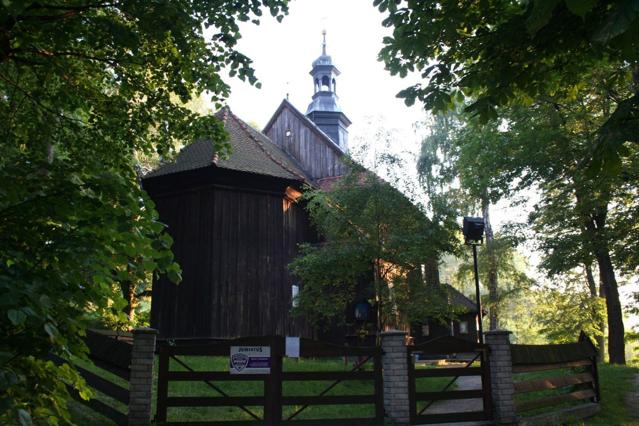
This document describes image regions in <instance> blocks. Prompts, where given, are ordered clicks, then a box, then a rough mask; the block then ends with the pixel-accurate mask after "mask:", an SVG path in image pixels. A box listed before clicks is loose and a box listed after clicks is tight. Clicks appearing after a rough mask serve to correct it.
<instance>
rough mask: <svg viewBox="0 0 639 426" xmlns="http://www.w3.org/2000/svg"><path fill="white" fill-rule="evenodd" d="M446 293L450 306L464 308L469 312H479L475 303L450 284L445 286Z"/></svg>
mask: <svg viewBox="0 0 639 426" xmlns="http://www.w3.org/2000/svg"><path fill="white" fill-rule="evenodd" d="M443 286H444V288H445V289H446V292H447V293H448V301H449V303H450V304H452V305H454V306H457V307H460V308H463V309H464V310H467V311H468V312H477V305H476V304H475V302H473V301H472V300H470V299H469V298H468V297H466V296H464V295H463V294H462V293H461V292H460V291H459V290H457V289H456V288H455V287H453V286H452V285H450V284H443Z"/></svg>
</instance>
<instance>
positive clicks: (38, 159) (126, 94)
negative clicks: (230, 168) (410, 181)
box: [0, 0, 287, 424]
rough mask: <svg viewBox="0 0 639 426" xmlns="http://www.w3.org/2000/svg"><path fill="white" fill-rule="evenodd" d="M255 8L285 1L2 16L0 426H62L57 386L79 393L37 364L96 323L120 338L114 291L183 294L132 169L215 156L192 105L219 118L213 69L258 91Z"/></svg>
mask: <svg viewBox="0 0 639 426" xmlns="http://www.w3.org/2000/svg"><path fill="white" fill-rule="evenodd" d="M263 8H266V9H268V10H269V11H270V13H271V15H273V16H275V17H276V18H277V19H281V18H282V16H283V15H284V14H285V13H286V12H287V1H286V0H245V1H239V2H238V1H226V0H224V1H215V2H213V1H202V2H191V3H188V4H183V3H176V2H171V1H155V2H148V1H142V0H132V1H128V0H127V1H119V0H116V1H114V2H108V3H101V2H87V1H84V0H78V1H69V2H57V1H55V2H48V3H41V2H31V1H17V0H5V1H3V2H1V3H0V140H2V141H3V142H2V151H1V152H2V155H1V156H0V317H2V321H0V354H1V356H0V422H2V423H6V424H13V423H16V422H21V423H22V424H28V423H30V422H34V423H41V424H45V423H46V424H49V423H55V422H56V421H58V420H59V421H60V422H62V423H66V422H68V420H69V418H68V414H67V411H66V401H67V400H68V394H67V391H66V389H65V387H64V384H65V383H66V384H70V385H71V386H74V387H76V388H78V389H80V390H81V392H82V394H83V395H84V396H87V397H88V396H89V395H88V393H87V390H86V388H85V387H84V385H83V382H82V380H80V379H79V378H78V377H77V375H75V374H74V372H73V371H72V370H69V371H67V370H66V367H65V368H61V367H56V366H54V365H53V364H51V363H49V362H47V361H44V357H45V356H46V355H47V354H48V353H56V354H58V355H62V356H69V355H76V356H80V357H81V356H82V355H83V354H84V351H85V350H86V348H85V347H84V345H83V343H82V340H81V337H82V335H83V333H84V330H85V327H86V325H87V324H89V323H91V322H94V321H95V320H96V319H100V320H104V318H109V321H111V322H112V323H113V325H118V326H126V325H127V324H128V322H127V321H128V320H127V318H126V317H125V316H124V314H123V313H122V309H123V307H124V305H125V303H124V301H123V298H122V294H121V289H120V284H121V283H123V282H134V283H139V282H141V281H148V278H149V276H150V275H152V274H158V273H165V274H167V275H168V277H169V278H170V279H171V280H173V281H176V282H177V281H179V280H180V268H179V266H178V265H177V264H175V263H174V261H173V255H172V253H171V252H170V247H171V244H172V241H171V238H170V237H169V236H168V234H166V233H165V227H164V225H163V224H161V223H159V222H158V220H157V214H156V213H155V208H154V205H153V203H152V202H151V200H150V199H149V198H148V196H147V195H146V193H145V192H144V191H143V190H142V189H141V188H140V185H139V173H138V170H139V164H138V163H137V159H138V158H144V157H145V156H147V157H148V156H152V155H160V156H162V157H167V156H170V155H171V154H172V152H173V150H174V147H175V146H176V145H179V143H181V142H185V141H192V140H194V139H196V138H200V137H207V138H208V139H210V140H211V141H212V143H214V144H215V146H216V149H217V150H218V152H220V153H221V154H224V153H226V149H227V145H226V144H225V143H224V141H225V137H226V134H225V132H224V129H223V126H222V124H221V123H219V122H218V121H217V120H216V119H215V118H214V117H212V116H200V115H198V114H196V113H194V112H192V111H191V110H190V109H189V108H188V102H189V100H190V99H191V98H192V97H199V96H200V95H201V94H202V93H203V92H205V91H206V92H208V93H209V94H210V95H211V96H212V98H213V100H214V102H215V103H216V104H217V105H219V104H220V102H221V101H222V100H223V99H224V98H225V96H226V95H228V91H229V87H228V85H227V84H226V83H225V82H224V81H223V80H222V77H221V72H222V71H223V70H227V71H228V72H229V74H230V75H231V76H238V77H239V78H241V79H243V80H247V81H248V82H249V83H251V84H257V83H256V78H255V75H254V72H253V70H252V69H251V61H250V59H249V58H247V57H245V56H244V55H242V54H241V53H239V52H238V51H236V50H235V45H236V42H237V39H238V38H239V36H240V34H239V28H238V21H247V20H253V21H255V22H257V21H258V18H259V16H261V15H262V13H263ZM205 29H208V30H209V31H211V33H212V38H211V39H210V40H207V39H206V38H205V37H204V30H205Z"/></svg>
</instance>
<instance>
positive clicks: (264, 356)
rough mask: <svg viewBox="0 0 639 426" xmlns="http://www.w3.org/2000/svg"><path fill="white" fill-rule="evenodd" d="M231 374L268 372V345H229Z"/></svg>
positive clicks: (269, 357) (269, 360) (269, 370)
mask: <svg viewBox="0 0 639 426" xmlns="http://www.w3.org/2000/svg"><path fill="white" fill-rule="evenodd" d="M229 371H230V373H231V374H270V372H271V347H270V346H231V358H230V359H229Z"/></svg>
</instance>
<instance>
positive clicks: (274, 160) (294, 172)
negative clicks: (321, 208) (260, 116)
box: [225, 109, 307, 181]
mask: <svg viewBox="0 0 639 426" xmlns="http://www.w3.org/2000/svg"><path fill="white" fill-rule="evenodd" d="M228 114H229V115H230V116H231V117H232V118H233V119H234V120H235V122H236V123H237V124H238V125H239V126H240V128H241V129H242V130H244V132H245V133H246V134H247V135H248V137H249V138H251V139H252V140H253V141H255V143H256V144H257V146H258V147H259V148H260V150H262V152H263V153H264V154H266V156H267V157H268V158H270V159H271V161H273V162H274V163H275V164H277V165H278V166H280V167H281V168H283V169H284V170H286V171H287V172H289V173H291V174H293V175H295V176H297V177H299V178H301V179H302V180H304V181H306V180H307V178H306V176H304V175H302V174H300V173H298V172H297V171H296V170H293V169H291V168H290V167H288V166H287V165H286V164H284V163H283V162H281V161H280V160H278V159H277V158H275V157H274V156H273V154H271V153H270V152H268V150H267V149H266V148H264V145H263V143H262V141H260V140H259V139H258V138H256V137H255V136H254V135H253V134H252V133H251V132H250V130H249V129H248V126H247V124H246V123H244V122H243V121H242V120H241V119H240V118H239V117H237V116H236V115H235V114H233V112H232V111H231V110H230V109H228ZM225 123H226V122H225Z"/></svg>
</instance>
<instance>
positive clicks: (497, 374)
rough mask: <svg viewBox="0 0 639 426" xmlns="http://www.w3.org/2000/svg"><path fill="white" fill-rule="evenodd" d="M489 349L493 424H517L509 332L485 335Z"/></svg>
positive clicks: (491, 332)
mask: <svg viewBox="0 0 639 426" xmlns="http://www.w3.org/2000/svg"><path fill="white" fill-rule="evenodd" d="M485 336H486V339H485V341H486V344H487V345H488V346H489V347H490V354H489V360H490V361H489V363H490V381H491V387H492V397H493V413H494V415H495V419H494V420H495V424H498V425H514V424H517V412H516V411H515V385H514V382H513V363H512V358H511V356H510V331H506V330H493V331H489V332H487V333H485Z"/></svg>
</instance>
